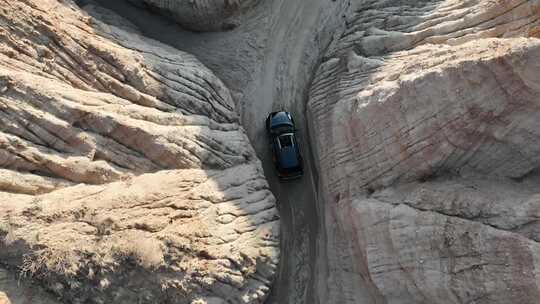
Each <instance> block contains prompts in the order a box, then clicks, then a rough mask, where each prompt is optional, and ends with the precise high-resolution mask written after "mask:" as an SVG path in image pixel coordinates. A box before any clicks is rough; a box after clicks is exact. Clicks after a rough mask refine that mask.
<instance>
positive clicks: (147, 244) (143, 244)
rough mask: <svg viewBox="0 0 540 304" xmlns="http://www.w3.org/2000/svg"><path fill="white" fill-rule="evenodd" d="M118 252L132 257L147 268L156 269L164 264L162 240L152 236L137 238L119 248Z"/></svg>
mask: <svg viewBox="0 0 540 304" xmlns="http://www.w3.org/2000/svg"><path fill="white" fill-rule="evenodd" d="M116 253H117V254H119V255H122V256H127V257H132V258H134V259H135V261H137V263H138V264H139V265H140V266H142V267H144V268H147V269H156V268H158V267H159V266H161V265H162V264H163V261H164V258H163V250H162V249H161V242H160V241H158V240H156V239H154V238H151V237H143V238H135V239H132V240H130V241H128V242H125V243H124V244H123V246H121V247H119V248H117V252H116Z"/></svg>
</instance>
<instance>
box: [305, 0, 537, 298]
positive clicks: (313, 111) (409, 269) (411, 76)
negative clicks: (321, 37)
mask: <svg viewBox="0 0 540 304" xmlns="http://www.w3.org/2000/svg"><path fill="white" fill-rule="evenodd" d="M357 5H358V8H357V10H356V11H355V13H354V14H353V16H351V18H349V19H348V29H347V30H346V32H345V33H344V35H342V36H341V37H340V38H339V39H336V40H335V41H334V42H333V43H332V45H331V46H330V48H329V50H328V51H327V54H326V56H325V58H324V60H323V63H322V64H321V66H320V67H319V69H318V72H317V75H316V77H315V80H314V83H313V86H312V88H311V91H310V101H309V103H308V121H309V122H310V128H311V134H312V140H313V144H314V147H316V149H315V155H316V158H317V159H318V166H319V172H320V173H321V174H320V176H321V179H320V180H321V186H322V189H321V190H322V192H323V196H324V198H325V202H326V204H325V211H326V212H325V214H326V219H325V222H324V223H325V225H326V231H325V235H326V237H327V244H326V245H325V248H326V251H327V252H326V255H322V256H323V257H326V256H327V257H328V262H329V264H328V266H327V267H324V266H322V267H321V269H322V270H320V273H319V276H320V278H319V282H320V286H322V287H323V288H321V290H322V291H321V300H320V303H326V302H328V301H333V302H334V303H358V302H361V301H363V303H509V302H519V303H536V302H537V299H538V296H539V295H540V284H539V283H538V282H539V279H538V278H539V275H538V271H537V269H539V268H540V264H539V261H540V260H539V256H540V247H539V246H538V239H539V238H540V236H539V234H538V233H539V230H538V229H539V228H538V210H540V201H538V193H540V189H539V188H538V174H537V169H538V168H539V167H540V158H539V155H540V153H539V152H540V125H539V124H538V121H540V111H539V110H540V107H539V106H540V103H539V100H540V99H539V97H540V87H539V86H538V83H540V76H539V73H538V71H540V66H539V65H538V60H537V59H536V58H538V56H540V40H538V39H536V38H535V37H537V36H538V30H539V28H540V27H539V22H540V11H539V8H540V6H539V3H538V2H537V1H419V2H416V3H415V4H409V2H407V3H405V2H399V3H396V2H395V1H376V2H375V1H371V2H369V3H366V1H363V2H360V1H359V2H358V3H357ZM323 264H324V263H323V262H321V265H323ZM330 299H332V300H330Z"/></svg>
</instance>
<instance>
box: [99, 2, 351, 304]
mask: <svg viewBox="0 0 540 304" xmlns="http://www.w3.org/2000/svg"><path fill="white" fill-rule="evenodd" d="M97 2H99V3H100V5H102V6H104V7H106V8H109V9H112V10H114V11H115V12H117V13H118V14H120V15H121V16H123V17H125V18H127V19H128V20H130V21H131V22H133V23H134V24H135V25H137V26H138V27H139V28H140V29H141V30H142V31H143V33H144V34H145V35H146V36H148V37H150V38H153V39H156V40H159V41H161V42H163V43H166V44H169V45H171V46H173V47H176V48H178V49H180V50H184V51H186V52H189V53H191V54H194V55H196V56H197V57H198V58H199V59H200V60H201V61H202V62H203V63H204V64H206V65H207V66H208V67H210V68H211V69H212V70H213V71H214V72H215V73H216V74H217V75H218V76H219V77H220V78H221V79H222V80H223V81H224V82H225V83H226V84H227V85H228V86H229V88H230V89H231V91H232V93H233V96H234V97H235V99H236V100H237V102H238V105H237V108H238V111H239V113H240V116H241V119H242V123H243V125H244V127H245V129H246V130H247V132H248V136H249V138H250V140H251V142H252V144H253V146H254V147H255V150H256V151H257V154H258V156H259V158H260V159H261V161H262V162H263V167H264V170H265V173H266V176H267V178H268V181H269V183H270V186H271V189H272V191H273V193H274V195H275V196H276V198H277V200H278V204H279V207H280V213H281V225H282V234H281V235H282V241H281V253H282V254H281V262H280V266H279V270H278V276H277V278H276V281H275V285H274V287H273V289H272V294H271V295H270V297H269V299H268V300H267V303H310V304H311V303H318V302H319V300H318V298H319V296H318V295H319V292H323V291H319V290H317V288H316V287H315V284H316V280H315V275H316V273H318V272H319V271H317V270H316V269H315V265H316V263H315V261H316V260H317V254H323V253H321V252H319V253H317V252H316V251H317V248H323V247H324V246H319V247H317V242H318V238H319V237H321V236H319V231H323V229H321V228H322V227H321V228H319V227H320V225H321V224H322V223H324V220H323V219H322V216H323V214H321V212H319V210H323V209H322V206H321V203H322V202H318V201H317V197H316V193H317V187H316V184H317V174H316V172H315V171H316V170H315V169H314V168H315V166H314V165H313V160H312V154H311V147H310V143H309V136H308V130H307V123H306V121H305V105H306V102H307V92H308V88H309V84H310V81H311V75H313V71H314V69H315V68H316V66H317V63H318V60H319V58H320V55H321V53H322V52H323V51H324V49H325V47H326V45H327V44H328V43H329V42H330V40H331V38H332V35H333V34H334V32H336V29H337V28H339V27H340V24H341V20H342V19H341V16H342V14H341V12H343V11H345V10H346V7H347V2H348V1H344V0H343V1H331V0H310V1H306V0H274V1H262V3H261V4H260V5H259V6H257V7H256V8H255V9H254V10H253V11H252V12H249V13H248V14H247V15H246V16H245V20H242V24H241V25H240V26H239V27H238V28H236V29H235V30H233V31H230V32H224V33H191V32H186V31H183V30H182V29H181V28H180V27H179V26H178V25H176V24H175V23H174V22H172V21H170V20H166V19H164V18H163V17H161V16H157V15H153V14H151V13H148V12H146V11H144V10H142V9H139V8H134V7H132V6H131V5H129V4H127V3H126V2H124V1H123V0H114V1H110V0H98V1H97ZM280 109H286V110H288V111H290V112H292V114H293V116H294V118H295V120H296V122H297V124H298V127H299V129H300V132H299V141H300V144H301V146H300V148H301V150H302V153H303V156H304V161H305V164H304V165H305V176H304V177H303V178H302V179H301V180H297V181H292V182H288V183H280V182H279V181H278V180H277V177H276V175H275V172H274V168H273V165H272V161H271V155H270V153H269V147H268V142H267V139H266V136H265V131H264V121H265V118H266V115H268V113H269V112H271V111H274V110H280ZM323 267H324V265H323Z"/></svg>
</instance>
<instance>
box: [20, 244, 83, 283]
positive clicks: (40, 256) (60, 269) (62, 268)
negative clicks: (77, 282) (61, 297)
mask: <svg viewBox="0 0 540 304" xmlns="http://www.w3.org/2000/svg"><path fill="white" fill-rule="evenodd" d="M20 270H21V275H22V276H25V277H32V276H34V275H36V274H49V273H55V274H59V275H64V276H74V275H76V274H77V272H78V270H79V261H78V258H77V256H76V255H75V253H73V252H71V251H65V250H53V249H51V248H44V249H40V250H35V251H33V252H30V253H27V254H25V255H24V256H23V262H22V265H21V269H20Z"/></svg>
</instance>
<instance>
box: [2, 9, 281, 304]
mask: <svg viewBox="0 0 540 304" xmlns="http://www.w3.org/2000/svg"><path fill="white" fill-rule="evenodd" d="M0 4H1V5H0V7H1V9H0V20H1V22H2V23H1V24H2V27H1V28H0V92H1V95H0V118H1V119H0V147H1V149H0V167H1V168H0V202H1V203H0V262H1V264H2V267H5V268H7V269H8V270H9V272H10V273H9V275H10V276H14V275H16V274H20V275H21V276H22V277H21V278H22V280H23V281H25V280H26V278H31V279H33V283H34V286H36V287H35V288H37V285H41V286H43V287H44V288H45V289H46V290H47V291H48V292H50V293H51V294H54V295H55V296H57V297H59V298H60V300H61V301H63V302H69V303H226V302H234V303H261V302H262V301H264V299H265V298H266V296H267V294H268V292H269V286H270V285H271V281H272V278H273V276H274V273H275V268H276V265H277V262H278V256H279V249H278V241H279V217H278V214H277V211H276V209H275V199H274V197H273V195H272V194H271V192H270V191H269V189H268V184H267V182H266V180H265V179H264V175H263V174H262V169H261V165H260V162H259V161H258V160H257V158H256V156H255V153H254V151H253V149H252V148H251V146H250V144H249V142H248V139H247V136H246V135H245V131H244V129H243V128H242V127H241V126H239V124H238V117H237V114H236V112H235V110H234V103H233V101H232V98H231V96H230V93H229V91H228V89H227V88H226V87H225V86H224V85H223V84H222V82H221V81H220V80H219V79H218V78H217V77H216V76H215V75H214V74H213V73H212V72H211V71H209V70H208V69H207V68H205V67H204V66H203V65H202V64H201V63H199V62H198V60H197V59H196V58H195V57H193V56H192V55H189V54H187V53H183V52H180V51H178V50H176V49H173V48H171V47H168V46H165V45H163V44H160V43H158V42H156V41H153V40H150V39H147V38H144V37H142V36H141V35H140V31H138V30H137V29H136V28H135V27H134V26H133V25H132V24H130V23H129V22H127V21H125V20H122V19H121V18H120V17H119V16H116V15H114V14H113V13H111V12H107V11H105V10H102V9H99V8H93V7H90V8H88V10H89V11H91V12H92V14H98V15H100V17H101V18H100V19H102V20H108V21H111V22H109V23H107V24H105V23H102V22H101V21H99V20H97V19H95V18H93V17H91V16H89V15H87V14H86V13H84V12H83V11H81V9H80V8H79V7H78V6H76V5H75V3H73V2H71V1H62V2H59V1H55V0H46V1H42V0H40V1H31V0H28V1H16V2H13V1H2V2H1V3H0ZM0 283H1V284H0V290H1V291H2V292H4V293H5V294H7V296H8V297H9V296H10V295H11V294H15V295H14V296H13V297H12V298H11V302H13V303H22V302H23V301H26V298H22V296H17V292H19V293H21V294H27V292H25V291H24V290H23V291H17V292H14V291H12V290H11V289H10V288H12V286H13V285H10V284H11V283H12V282H10V281H9V280H7V281H5V282H4V281H2V282H0ZM25 286H26V285H25ZM29 289H32V287H30V288H29Z"/></svg>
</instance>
